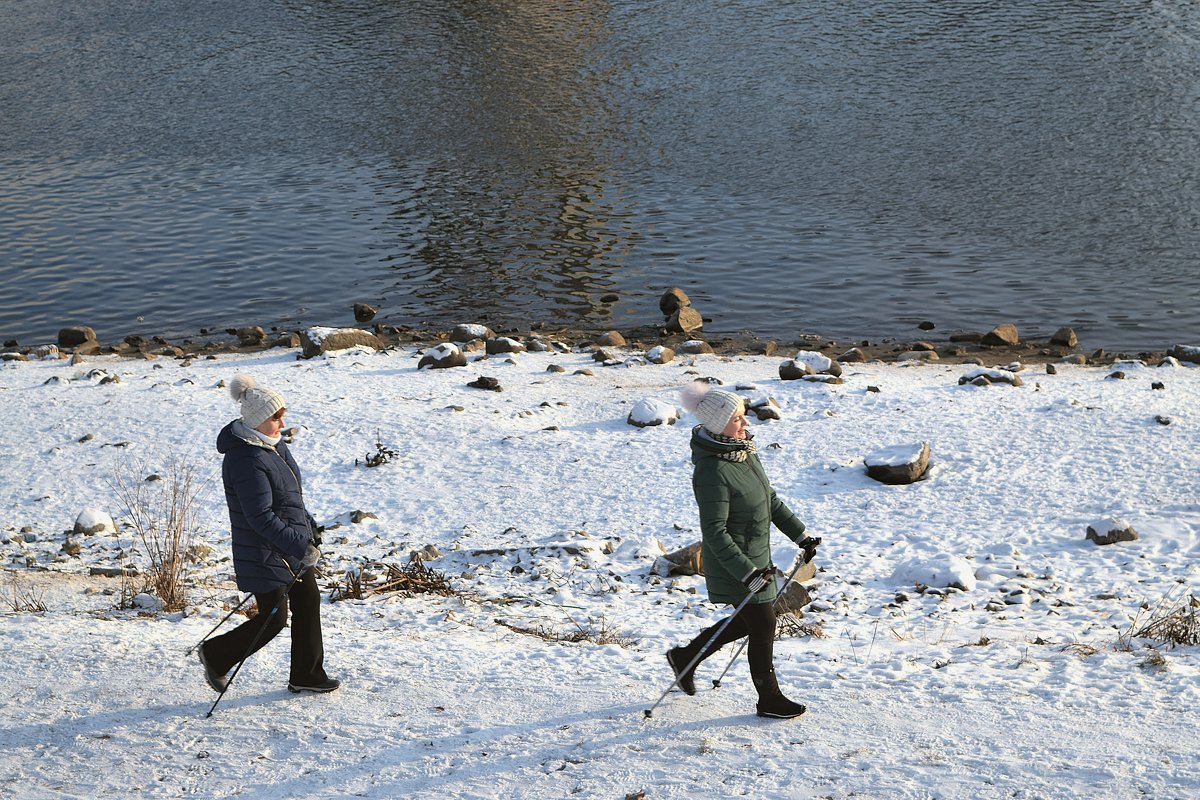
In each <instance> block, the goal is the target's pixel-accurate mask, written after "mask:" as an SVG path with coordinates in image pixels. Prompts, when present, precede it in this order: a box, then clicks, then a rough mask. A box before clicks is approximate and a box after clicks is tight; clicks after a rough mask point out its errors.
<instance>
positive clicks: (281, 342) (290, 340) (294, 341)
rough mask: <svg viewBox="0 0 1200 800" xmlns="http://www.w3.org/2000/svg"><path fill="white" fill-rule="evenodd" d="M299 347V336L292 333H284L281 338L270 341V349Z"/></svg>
mask: <svg viewBox="0 0 1200 800" xmlns="http://www.w3.org/2000/svg"><path fill="white" fill-rule="evenodd" d="M299 346H300V334H298V333H296V332H295V331H292V332H291V333H285V334H283V335H282V336H277V337H275V338H274V339H273V340H272V341H271V347H283V348H288V349H291V348H293V347H299Z"/></svg>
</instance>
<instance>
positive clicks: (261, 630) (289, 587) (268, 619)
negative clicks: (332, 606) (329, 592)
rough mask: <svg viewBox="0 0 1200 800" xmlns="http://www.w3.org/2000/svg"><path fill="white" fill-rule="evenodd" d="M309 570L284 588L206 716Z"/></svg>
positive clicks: (209, 715)
mask: <svg viewBox="0 0 1200 800" xmlns="http://www.w3.org/2000/svg"><path fill="white" fill-rule="evenodd" d="M284 563H285V564H286V563H287V562H286V561H285V562H284ZM289 569H290V567H289ZM307 571H308V570H303V569H302V570H300V571H299V572H297V573H296V576H295V577H294V578H292V582H291V583H289V584H288V585H287V588H286V589H284V590H283V594H281V595H280V596H279V602H277V603H276V604H275V607H274V608H272V609H271V613H270V614H267V616H266V619H264V620H263V624H262V627H261V628H259V629H258V635H257V636H255V637H254V641H253V642H251V643H250V646H249V647H247V648H246V654H245V655H244V656H242V660H241V661H239V662H238V663H237V666H236V667H234V670H233V674H232V675H230V676H229V682H228V683H226V684H225V688H224V689H222V690H221V693H220V694H219V695H217V699H216V700H214V701H213V704H212V708H210V709H209V710H208V713H207V714H205V715H204V716H205V717H206V718H207V717H211V716H212V715H213V712H214V711H216V709H217V703H219V702H221V698H222V697H224V696H225V693H226V692H228V691H229V687H230V686H232V685H233V679H234V678H236V677H237V675H238V673H239V672H241V671H242V664H245V663H246V659H247V658H249V657H250V654H251V653H253V652H254V648H255V647H258V643H259V642H260V641H262V637H263V634H264V633H266V632H267V626H269V625H270V624H271V618H272V617H274V616H275V615H276V614H277V613H279V607H280V606H281V605H283V601H284V599H286V598H287V596H288V595H289V594H291V591H292V587H293V586H295V585H296V581H298V580H300V578H302V577H303V576H304V573H305V572H307Z"/></svg>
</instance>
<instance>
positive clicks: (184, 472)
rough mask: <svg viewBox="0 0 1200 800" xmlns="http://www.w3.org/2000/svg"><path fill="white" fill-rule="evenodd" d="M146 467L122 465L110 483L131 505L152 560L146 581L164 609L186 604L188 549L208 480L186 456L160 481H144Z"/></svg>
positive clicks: (135, 526)
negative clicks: (206, 480)
mask: <svg viewBox="0 0 1200 800" xmlns="http://www.w3.org/2000/svg"><path fill="white" fill-rule="evenodd" d="M146 472H147V470H146V469H144V468H141V467H138V466H135V465H133V464H131V463H130V462H123V463H122V464H120V465H119V466H118V467H117V469H116V472H115V474H114V476H113V479H112V481H111V484H112V487H113V489H114V491H115V492H116V494H117V497H118V498H119V499H120V500H121V502H122V503H124V504H125V506H126V508H127V509H128V514H129V520H130V524H131V525H132V527H133V530H134V532H135V533H137V535H138V538H139V539H141V541H142V545H143V547H145V548H146V557H147V558H148V559H149V561H150V566H149V569H147V570H146V577H147V583H148V585H149V588H150V589H152V590H153V592H154V594H155V595H157V596H158V599H159V600H161V601H162V604H163V610H164V611H168V612H172V611H180V610H182V609H184V608H186V607H187V593H186V592H185V590H184V576H185V573H186V570H187V560H188V559H187V553H188V548H190V547H191V545H192V533H193V532H194V531H195V529H196V524H197V517H198V510H199V505H200V504H199V502H198V501H199V498H200V496H201V495H202V494H203V492H204V490H205V488H206V483H205V482H202V481H201V480H200V479H199V473H198V469H197V468H196V467H195V466H194V465H192V464H190V463H188V462H187V461H185V460H183V459H178V458H176V459H173V460H171V461H169V462H167V466H166V468H165V469H164V470H162V471H161V474H162V479H161V480H157V481H147V480H145V479H143V477H142V476H143V475H145V474H146Z"/></svg>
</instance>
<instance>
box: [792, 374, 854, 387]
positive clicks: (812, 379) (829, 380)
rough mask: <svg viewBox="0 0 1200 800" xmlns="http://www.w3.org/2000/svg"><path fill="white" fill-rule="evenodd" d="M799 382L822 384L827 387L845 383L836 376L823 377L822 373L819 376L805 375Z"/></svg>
mask: <svg viewBox="0 0 1200 800" xmlns="http://www.w3.org/2000/svg"><path fill="white" fill-rule="evenodd" d="M800 380H802V381H808V382H809V383H824V384H827V385H829V386H837V385H839V384H843V383H845V381H844V380H842V379H841V378H840V377H838V376H837V375H825V374H824V373H822V374H819V375H805V376H804V377H802V378H801V379H800Z"/></svg>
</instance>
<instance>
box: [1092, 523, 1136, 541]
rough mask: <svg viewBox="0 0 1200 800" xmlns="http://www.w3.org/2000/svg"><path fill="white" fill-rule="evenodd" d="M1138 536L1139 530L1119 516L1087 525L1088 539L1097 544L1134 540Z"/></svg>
mask: <svg viewBox="0 0 1200 800" xmlns="http://www.w3.org/2000/svg"><path fill="white" fill-rule="evenodd" d="M1137 538H1138V532H1137V531H1135V530H1134V529H1133V526H1132V525H1130V524H1129V523H1128V522H1126V521H1125V520H1123V519H1120V518H1119V517H1105V518H1104V519H1102V520H1098V521H1096V522H1093V523H1092V524H1091V525H1088V526H1087V539H1088V541H1090V542H1095V543H1096V544H1097V545H1106V544H1116V543H1117V542H1132V541H1135V540H1136V539H1137Z"/></svg>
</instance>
